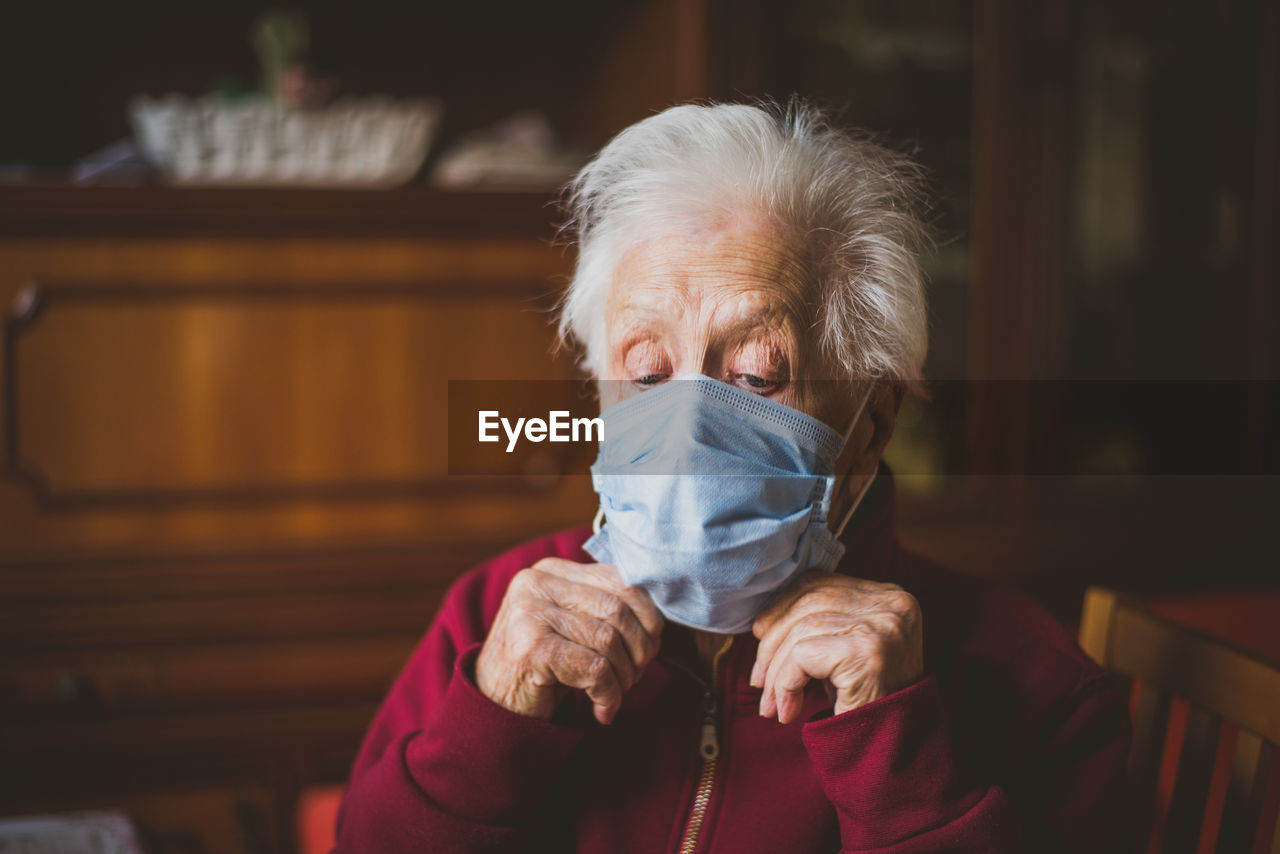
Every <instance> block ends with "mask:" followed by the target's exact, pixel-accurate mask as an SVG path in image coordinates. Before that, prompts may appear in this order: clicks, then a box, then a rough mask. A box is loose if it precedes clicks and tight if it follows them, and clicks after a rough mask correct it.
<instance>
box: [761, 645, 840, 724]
mask: <svg viewBox="0 0 1280 854" xmlns="http://www.w3.org/2000/svg"><path fill="white" fill-rule="evenodd" d="M847 646H848V641H847V639H845V638H840V637H833V636H831V635H816V636H814V637H809V638H806V639H804V640H803V641H800V642H799V643H797V644H796V645H795V646H794V647H792V648H791V649H790V650H789V652H788V654H787V656H786V658H785V659H784V660H783V661H782V663H781V664H780V666H779V668H778V672H777V675H776V676H775V678H774V683H773V693H774V698H775V699H774V701H775V703H776V704H777V713H778V722H779V723H783V724H788V723H791V722H792V721H793V720H795V719H796V718H797V717H798V716H799V714H800V709H801V707H802V706H803V705H804V687H805V685H807V684H809V681H810V680H811V679H826V678H827V677H828V676H830V675H831V673H832V672H833V671H834V670H835V669H836V667H837V666H838V665H839V663H840V661H841V660H842V657H843V656H844V654H845V652H846V651H847Z"/></svg>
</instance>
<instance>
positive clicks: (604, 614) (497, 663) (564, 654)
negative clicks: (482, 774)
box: [476, 558, 662, 724]
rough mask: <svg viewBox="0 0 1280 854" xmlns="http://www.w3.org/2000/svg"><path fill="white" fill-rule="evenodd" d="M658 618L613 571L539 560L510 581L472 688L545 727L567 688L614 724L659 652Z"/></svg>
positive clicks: (604, 721)
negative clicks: (626, 698) (624, 700)
mask: <svg viewBox="0 0 1280 854" xmlns="http://www.w3.org/2000/svg"><path fill="white" fill-rule="evenodd" d="M661 636H662V614H661V613H660V612H659V611H658V609H657V607H656V606H655V605H654V604H653V600H651V599H650V598H649V594H648V593H646V592H644V590H642V589H640V588H638V587H628V586H627V585H626V584H624V583H623V581H622V578H621V577H620V576H619V575H618V571H617V569H615V568H614V567H612V566H610V565H608V564H601V563H574V562H573V561H570V560H563V559H561V558H544V559H542V560H540V561H538V562H537V563H535V564H534V565H533V566H532V567H531V568H529V569H525V570H521V571H520V572H519V573H517V574H516V576H515V578H513V579H512V580H511V586H510V587H509V588H507V594H506V596H505V598H503V600H502V606H501V607H500V608H499V609H498V616H497V617H496V618H495V619H494V622H493V627H492V628H491V629H490V630H489V637H488V638H487V639H486V640H485V643H484V647H483V648H482V649H481V651H480V657H479V658H478V659H477V661H476V686H477V687H478V688H479V689H480V691H481V693H483V694H484V695H485V696H486V697H488V698H489V699H491V700H493V701H494V702H495V703H498V704H499V705H501V706H505V707H506V708H508V709H510V710H511V711H513V712H515V713H517V714H521V715H528V716H529V717H534V718H541V719H543V720H546V719H548V718H550V717H551V712H552V711H553V710H554V709H555V706H556V702H557V701H558V700H559V699H560V697H561V696H562V695H563V693H564V691H565V689H566V688H579V689H581V690H583V691H585V692H586V693H587V696H588V697H590V698H591V701H592V702H593V703H594V704H595V716H596V720H598V721H600V723H602V724H608V723H612V722H613V719H614V716H615V715H617V714H618V709H619V707H621V705H622V695H623V693H624V692H626V691H627V689H629V688H630V687H631V686H632V685H634V684H635V682H636V680H637V679H639V678H640V674H641V672H643V670H644V668H645V667H646V666H647V665H648V664H649V662H650V661H652V660H653V657H654V656H655V655H657V653H658V644H659V641H660V639H661Z"/></svg>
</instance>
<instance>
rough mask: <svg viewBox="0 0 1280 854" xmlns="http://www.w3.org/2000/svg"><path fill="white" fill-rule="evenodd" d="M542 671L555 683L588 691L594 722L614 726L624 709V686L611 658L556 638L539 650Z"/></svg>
mask: <svg viewBox="0 0 1280 854" xmlns="http://www.w3.org/2000/svg"><path fill="white" fill-rule="evenodd" d="M540 656H541V662H540V664H541V669H543V670H545V671H546V672H547V673H549V674H550V675H551V677H552V678H553V679H555V681H556V682H559V683H560V684H561V685H566V686H568V687H570V688H577V689H579V690H581V691H585V692H586V695H587V697H588V698H589V699H590V700H591V702H592V704H593V705H594V706H595V718H596V720H598V721H599V722H600V723H602V724H610V723H613V719H614V718H615V717H616V716H617V714H618V709H619V708H621V707H622V685H621V684H620V683H619V682H618V676H617V673H615V672H614V669H613V664H612V663H611V662H610V661H609V659H608V658H606V657H605V656H603V655H601V654H600V653H599V652H596V651H595V650H591V649H587V648H586V647H585V646H582V645H580V644H577V643H574V642H573V641H570V640H567V639H564V638H556V639H552V640H550V641H549V642H547V643H545V644H543V645H542V646H541V647H540Z"/></svg>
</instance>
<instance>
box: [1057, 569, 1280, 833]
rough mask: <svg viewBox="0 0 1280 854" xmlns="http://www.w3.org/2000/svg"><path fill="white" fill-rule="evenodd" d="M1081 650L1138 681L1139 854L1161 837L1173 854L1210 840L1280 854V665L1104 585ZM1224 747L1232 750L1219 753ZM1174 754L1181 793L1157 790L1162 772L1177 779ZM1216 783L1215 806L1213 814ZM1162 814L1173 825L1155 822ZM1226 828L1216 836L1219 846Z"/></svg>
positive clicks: (1133, 759)
mask: <svg viewBox="0 0 1280 854" xmlns="http://www.w3.org/2000/svg"><path fill="white" fill-rule="evenodd" d="M1276 619H1277V620H1278V621H1280V614H1277V615H1276ZM1080 645H1081V646H1082V647H1084V649H1085V651H1086V652H1087V653H1089V655H1090V656H1092V657H1093V658H1094V659H1095V660H1096V661H1097V662H1098V663H1099V664H1101V665H1102V666H1104V667H1106V668H1107V669H1108V670H1111V671H1113V672H1115V673H1119V674H1121V675H1124V676H1127V677H1130V678H1131V679H1133V680H1135V683H1136V684H1135V695H1134V702H1133V706H1132V718H1133V748H1132V752H1131V754H1130V757H1129V774H1130V779H1129V784H1130V798H1131V814H1132V816H1133V818H1134V826H1133V827H1132V828H1131V832H1132V833H1133V834H1134V837H1133V838H1134V841H1135V842H1136V843H1137V844H1136V846H1135V850H1139V851H1147V850H1149V849H1150V848H1151V847H1153V846H1157V845H1160V842H1159V839H1160V838H1162V839H1163V845H1162V847H1161V850H1163V851H1198V850H1200V848H1201V844H1202V842H1203V843H1204V845H1205V846H1206V847H1209V850H1213V851H1217V852H1256V851H1264V852H1268V851H1269V852H1272V854H1280V833H1278V832H1277V828H1276V819H1275V807H1274V803H1273V802H1274V797H1273V790H1274V788H1275V785H1276V784H1280V780H1277V781H1274V782H1273V784H1272V788H1271V789H1269V788H1268V778H1269V777H1270V776H1271V775H1273V774H1274V773H1275V772H1274V770H1273V769H1274V768H1275V767H1276V764H1277V763H1276V760H1277V758H1278V756H1277V748H1276V746H1277V744H1280V667H1277V665H1276V664H1273V663H1269V662H1266V661H1264V660H1262V659H1260V658H1258V657H1256V656H1254V655H1251V654H1250V653H1248V652H1245V651H1244V650H1241V649H1238V648H1236V647H1234V646H1232V645H1230V644H1228V643H1226V642H1224V641H1219V640H1215V639H1214V638H1212V637H1209V636H1207V635H1204V634H1201V633H1200V632H1197V631H1195V630H1193V629H1189V628H1187V627H1185V626H1181V625H1179V624H1177V623H1174V622H1172V621H1170V620H1168V619H1165V618H1163V617H1161V616H1159V615H1157V614H1154V613H1152V612H1151V611H1149V610H1146V609H1144V608H1143V607H1142V606H1141V605H1140V604H1138V603H1136V602H1134V601H1132V600H1130V599H1127V598H1125V597H1124V596H1122V595H1120V594H1117V593H1115V592H1113V591H1110V590H1105V589H1102V588H1099V587H1092V588H1090V589H1089V590H1088V592H1087V593H1086V594H1085V601H1084V612H1083V614H1082V616H1081V623H1080ZM1175 698H1181V699H1183V700H1185V701H1186V704H1187V705H1186V723H1185V729H1184V730H1183V733H1182V738H1181V744H1180V745H1178V744H1176V739H1177V737H1178V733H1177V727H1171V726H1170V721H1171V715H1170V710H1171V708H1174V707H1175V705H1176V704H1177V703H1178V700H1177V699H1175ZM1177 711H1178V712H1179V713H1180V712H1181V711H1182V709H1181V708H1178V709H1177ZM1176 717H1178V718H1179V719H1180V718H1181V714H1178V715H1176ZM1224 730H1225V731H1224ZM1232 730H1235V733H1236V734H1235V740H1234V749H1233V750H1232V748H1231V739H1230V733H1231V731H1232ZM1223 736H1226V737H1223ZM1220 746H1221V748H1222V750H1223V751H1232V752H1229V753H1227V752H1224V753H1222V754H1221V755H1220V752H1219V750H1220ZM1166 754H1168V755H1169V756H1170V757H1176V760H1175V761H1176V765H1173V766H1172V767H1174V768H1176V777H1174V778H1173V779H1172V792H1171V793H1170V792H1169V786H1168V781H1167V779H1166V780H1165V781H1164V782H1163V784H1162V785H1160V786H1159V787H1158V784H1159V783H1161V770H1162V766H1164V772H1165V775H1168V773H1169V771H1170V763H1169V762H1164V761H1162V760H1164V759H1165V757H1166ZM1215 772H1216V775H1215ZM1215 776H1216V782H1215ZM1224 778H1225V794H1224V793H1223V791H1222V790H1223V788H1224V786H1223V785H1222V783H1223V779H1224ZM1211 786H1212V787H1213V788H1214V795H1215V797H1214V798H1213V800H1214V801H1215V804H1212V805H1210V808H1209V809H1208V810H1206V804H1208V803H1209V801H1210V794H1211ZM1158 792H1159V793H1160V795H1159V796H1158ZM1264 800H1265V802H1264ZM1217 801H1220V802H1221V811H1220V812H1218V811H1217V809H1216V802H1217ZM1165 807H1167V812H1165V809H1164V808H1165ZM1157 808H1159V809H1157ZM1161 813H1163V814H1164V815H1165V816H1167V818H1166V820H1165V821H1164V822H1163V823H1162V825H1161V823H1160V822H1158V821H1156V822H1154V823H1153V816H1157V815H1159V814H1161ZM1215 821H1216V822H1217V823H1218V826H1217V835H1216V839H1209V838H1208V837H1209V836H1210V835H1212V834H1213V825H1212V822H1215ZM1263 823H1265V824H1266V825H1267V826H1266V827H1263V826H1262V824H1263ZM1206 824H1208V827H1206ZM1202 835H1203V836H1205V840H1202V839H1201V837H1202Z"/></svg>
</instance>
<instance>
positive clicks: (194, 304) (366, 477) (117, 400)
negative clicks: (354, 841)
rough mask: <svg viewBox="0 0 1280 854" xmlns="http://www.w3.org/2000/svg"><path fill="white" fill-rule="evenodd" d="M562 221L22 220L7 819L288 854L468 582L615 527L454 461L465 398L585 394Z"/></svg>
mask: <svg viewBox="0 0 1280 854" xmlns="http://www.w3.org/2000/svg"><path fill="white" fill-rule="evenodd" d="M551 201H552V200H551V199H550V198H548V197H546V196H542V195H534V194H527V195H519V194H515V195H506V194H495V195H489V196H479V197H477V196H467V195H449V194H441V193H435V192H432V191H428V190H422V189H407V190H403V191H397V192H390V193H361V192H347V193H339V192H334V193H328V192H306V191H270V192H269V191H194V190H192V191H181V190H171V189H163V188H153V189H147V188H132V189H127V190H126V189H119V190H113V189H106V188H103V189H84V188H70V187H56V186H50V187H24V188H8V189H5V190H4V191H3V192H2V193H0V225H2V226H3V233H4V234H5V235H6V236H5V237H4V238H3V239H0V305H4V306H6V307H7V313H6V320H5V327H4V346H3V357H2V358H3V362H2V363H0V377H3V388H4V396H3V408H2V409H0V425H2V427H3V448H4V451H5V454H4V460H5V471H4V476H3V478H2V479H0V810H2V811H3V812H4V813H8V814H14V813H20V812H27V811H32V810H44V809H69V808H82V807H83V808H87V807H109V806H123V807H125V808H129V809H131V810H132V811H133V812H134V814H135V815H138V816H139V818H140V820H142V821H143V823H144V825H148V824H149V825H150V826H152V830H153V831H154V832H153V834H152V838H153V843H154V844H155V845H156V846H157V847H158V848H159V850H164V851H168V850H174V851H209V852H233V851H258V850H262V851H266V850H284V849H287V848H288V846H289V842H290V832H291V831H290V828H291V822H290V818H291V814H292V809H293V798H294V795H295V793H296V792H297V790H298V789H299V788H300V787H302V786H305V785H308V784H312V783H316V782H325V781H338V780H342V779H343V778H344V777H345V775H346V773H347V769H348V766H349V763H350V761H351V759H352V757H353V755H354V751H355V749H356V747H357V745H358V741H359V738H360V736H361V735H362V733H363V731H364V729H365V728H366V726H367V725H368V723H369V721H370V719H371V717H372V715H373V712H374V710H375V708H376V704H377V703H378V701H379V700H380V698H381V697H382V696H383V694H384V693H385V691H386V689H387V687H388V685H389V684H390V681H391V680H392V679H393V678H394V676H395V674H396V673H397V671H398V669H399V668H400V666H401V665H402V663H403V662H404V660H405V658H406V657H407V656H408V654H409V652H410V651H411V649H412V647H413V644H414V642H415V641H416V639H417V638H418V637H419V636H420V635H421V633H422V631H423V630H424V629H425V628H426V626H427V625H428V624H429V622H430V620H431V617H432V615H433V612H434V610H435V608H436V606H437V604H438V602H439V599H440V596H441V594H442V593H443V591H444V590H445V589H446V588H447V586H448V585H449V584H450V583H451V582H452V580H453V579H454V578H456V577H457V575H458V574H460V573H461V572H462V571H463V570H465V569H466V568H468V567H469V566H471V565H473V564H475V563H477V562H478V561H480V560H482V559H484V558H487V557H489V556H492V555H494V554H496V553H498V552H499V551H501V550H502V549H503V548H504V547H505V546H506V545H508V544H510V543H513V542H516V541H519V540H522V539H525V538H528V537H530V536H534V535H537V534H541V533H545V532H547V531H550V530H554V529H557V528H562V527H567V526H571V525H577V524H584V523H586V522H588V521H589V520H590V518H591V514H592V511H593V508H594V501H593V500H592V499H593V498H594V496H593V494H592V492H591V489H590V484H589V482H588V481H587V478H586V477H583V476H572V477H555V476H554V475H553V476H551V477H548V476H547V470H546V468H545V466H544V467H542V468H540V469H539V471H538V473H537V476H536V477H528V478H525V477H521V476H519V475H518V474H517V475H513V476H507V477H488V478H481V477H466V476H456V475H455V476H451V475H450V474H449V466H448V458H447V437H446V428H447V417H446V416H447V412H446V411H445V410H446V405H445V404H446V401H447V399H448V396H447V385H446V384H447V382H448V380H450V379H463V378H475V379H483V378H493V379H499V378H501V379H511V378H522V379H557V378H570V377H573V376H575V369H574V366H573V363H572V359H571V358H570V356H569V355H567V354H565V355H561V356H560V357H558V358H557V357H553V355H552V349H553V345H554V335H553V333H554V329H553V326H552V325H551V323H550V313H549V309H550V308H551V306H552V305H553V303H554V300H555V298H556V296H557V294H558V291H559V289H560V288H561V287H563V285H564V283H565V281H567V276H568V274H569V272H570V270H571V262H572V256H571V255H570V254H569V253H568V252H567V251H565V250H563V249H562V248H560V247H557V246H555V245H553V243H552V241H551V238H552V237H553V228H552V225H551V219H552V217H553V216H554V210H553V208H552V207H549V206H548V205H549V203H550V202H551ZM184 792H186V793H190V794H188V795H183V794H182V793H184Z"/></svg>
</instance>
